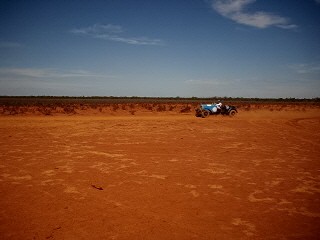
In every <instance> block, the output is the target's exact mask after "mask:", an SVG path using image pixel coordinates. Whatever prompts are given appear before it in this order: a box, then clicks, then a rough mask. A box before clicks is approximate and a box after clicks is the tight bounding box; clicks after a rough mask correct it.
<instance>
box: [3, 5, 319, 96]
mask: <svg viewBox="0 0 320 240" xmlns="http://www.w3.org/2000/svg"><path fill="white" fill-rule="evenodd" d="M0 55H1V58H0V95H57V96H61V95H64V96H66V95H69V96H157V97H175V96H180V97H191V96H196V97H211V96H228V97H262V98H265V97H272V98H273V97H274V98H278V97H283V98H286V97H295V98H313V97H320V1H319V0H282V1H278V0H269V1H262V0H162V1H152V0H135V1H133V0H131V1H128V0H104V1H102V0H100V1H98V0H87V1H84V0H82V1H81V0H79V1H60V0H55V1H49V0H41V1H36V0H35V1H22V0H21V1H14V0H10V1H1V5H0Z"/></svg>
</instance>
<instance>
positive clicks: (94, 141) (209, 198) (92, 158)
mask: <svg viewBox="0 0 320 240" xmlns="http://www.w3.org/2000/svg"><path fill="white" fill-rule="evenodd" d="M319 129H320V110H317V111H308V110H307V111H287V112H282V111H279V112H274V111H273V112H271V111H255V112H250V111H249V112H240V113H239V115H238V116H236V117H235V118H229V117H222V116H217V117H213V116H211V117H209V118H206V119H202V118H196V117H194V116H193V114H192V113H188V114H171V115H169V114H166V113H163V114H162V113H161V114H153V115H152V114H149V115H126V116H92V115H91V116H89V115H87V116H85V115H81V116H79V115H72V116H1V117H0V133H1V138H0V150H1V152H0V154H1V158H0V194H1V198H0V238H1V239H203V240H207V239H318V237H319V230H320V162H319V156H320V141H319V140H320V131H319Z"/></svg>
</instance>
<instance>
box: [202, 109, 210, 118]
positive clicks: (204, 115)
mask: <svg viewBox="0 0 320 240" xmlns="http://www.w3.org/2000/svg"><path fill="white" fill-rule="evenodd" d="M209 115H210V112H209V110H206V109H205V110H202V117H203V118H206V117H208V116H209Z"/></svg>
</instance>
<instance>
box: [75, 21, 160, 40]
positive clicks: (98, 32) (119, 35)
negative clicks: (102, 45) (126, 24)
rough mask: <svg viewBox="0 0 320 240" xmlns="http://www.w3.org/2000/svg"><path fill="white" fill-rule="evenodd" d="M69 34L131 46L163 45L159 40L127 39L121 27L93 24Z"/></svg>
mask: <svg viewBox="0 0 320 240" xmlns="http://www.w3.org/2000/svg"><path fill="white" fill-rule="evenodd" d="M71 33H74V34H77V35H82V36H87V37H92V38H99V39H104V40H108V41H114V42H121V43H127V44H132V45H164V42H163V40H161V39H151V38H148V37H127V36H125V31H124V30H123V28H122V27H121V26H119V25H113V24H106V25H104V24H94V25H93V26H89V27H85V28H78V29H72V30H71Z"/></svg>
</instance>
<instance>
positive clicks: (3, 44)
mask: <svg viewBox="0 0 320 240" xmlns="http://www.w3.org/2000/svg"><path fill="white" fill-rule="evenodd" d="M20 47H22V45H21V44H20V43H17V42H7V41H0V48H20Z"/></svg>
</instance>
